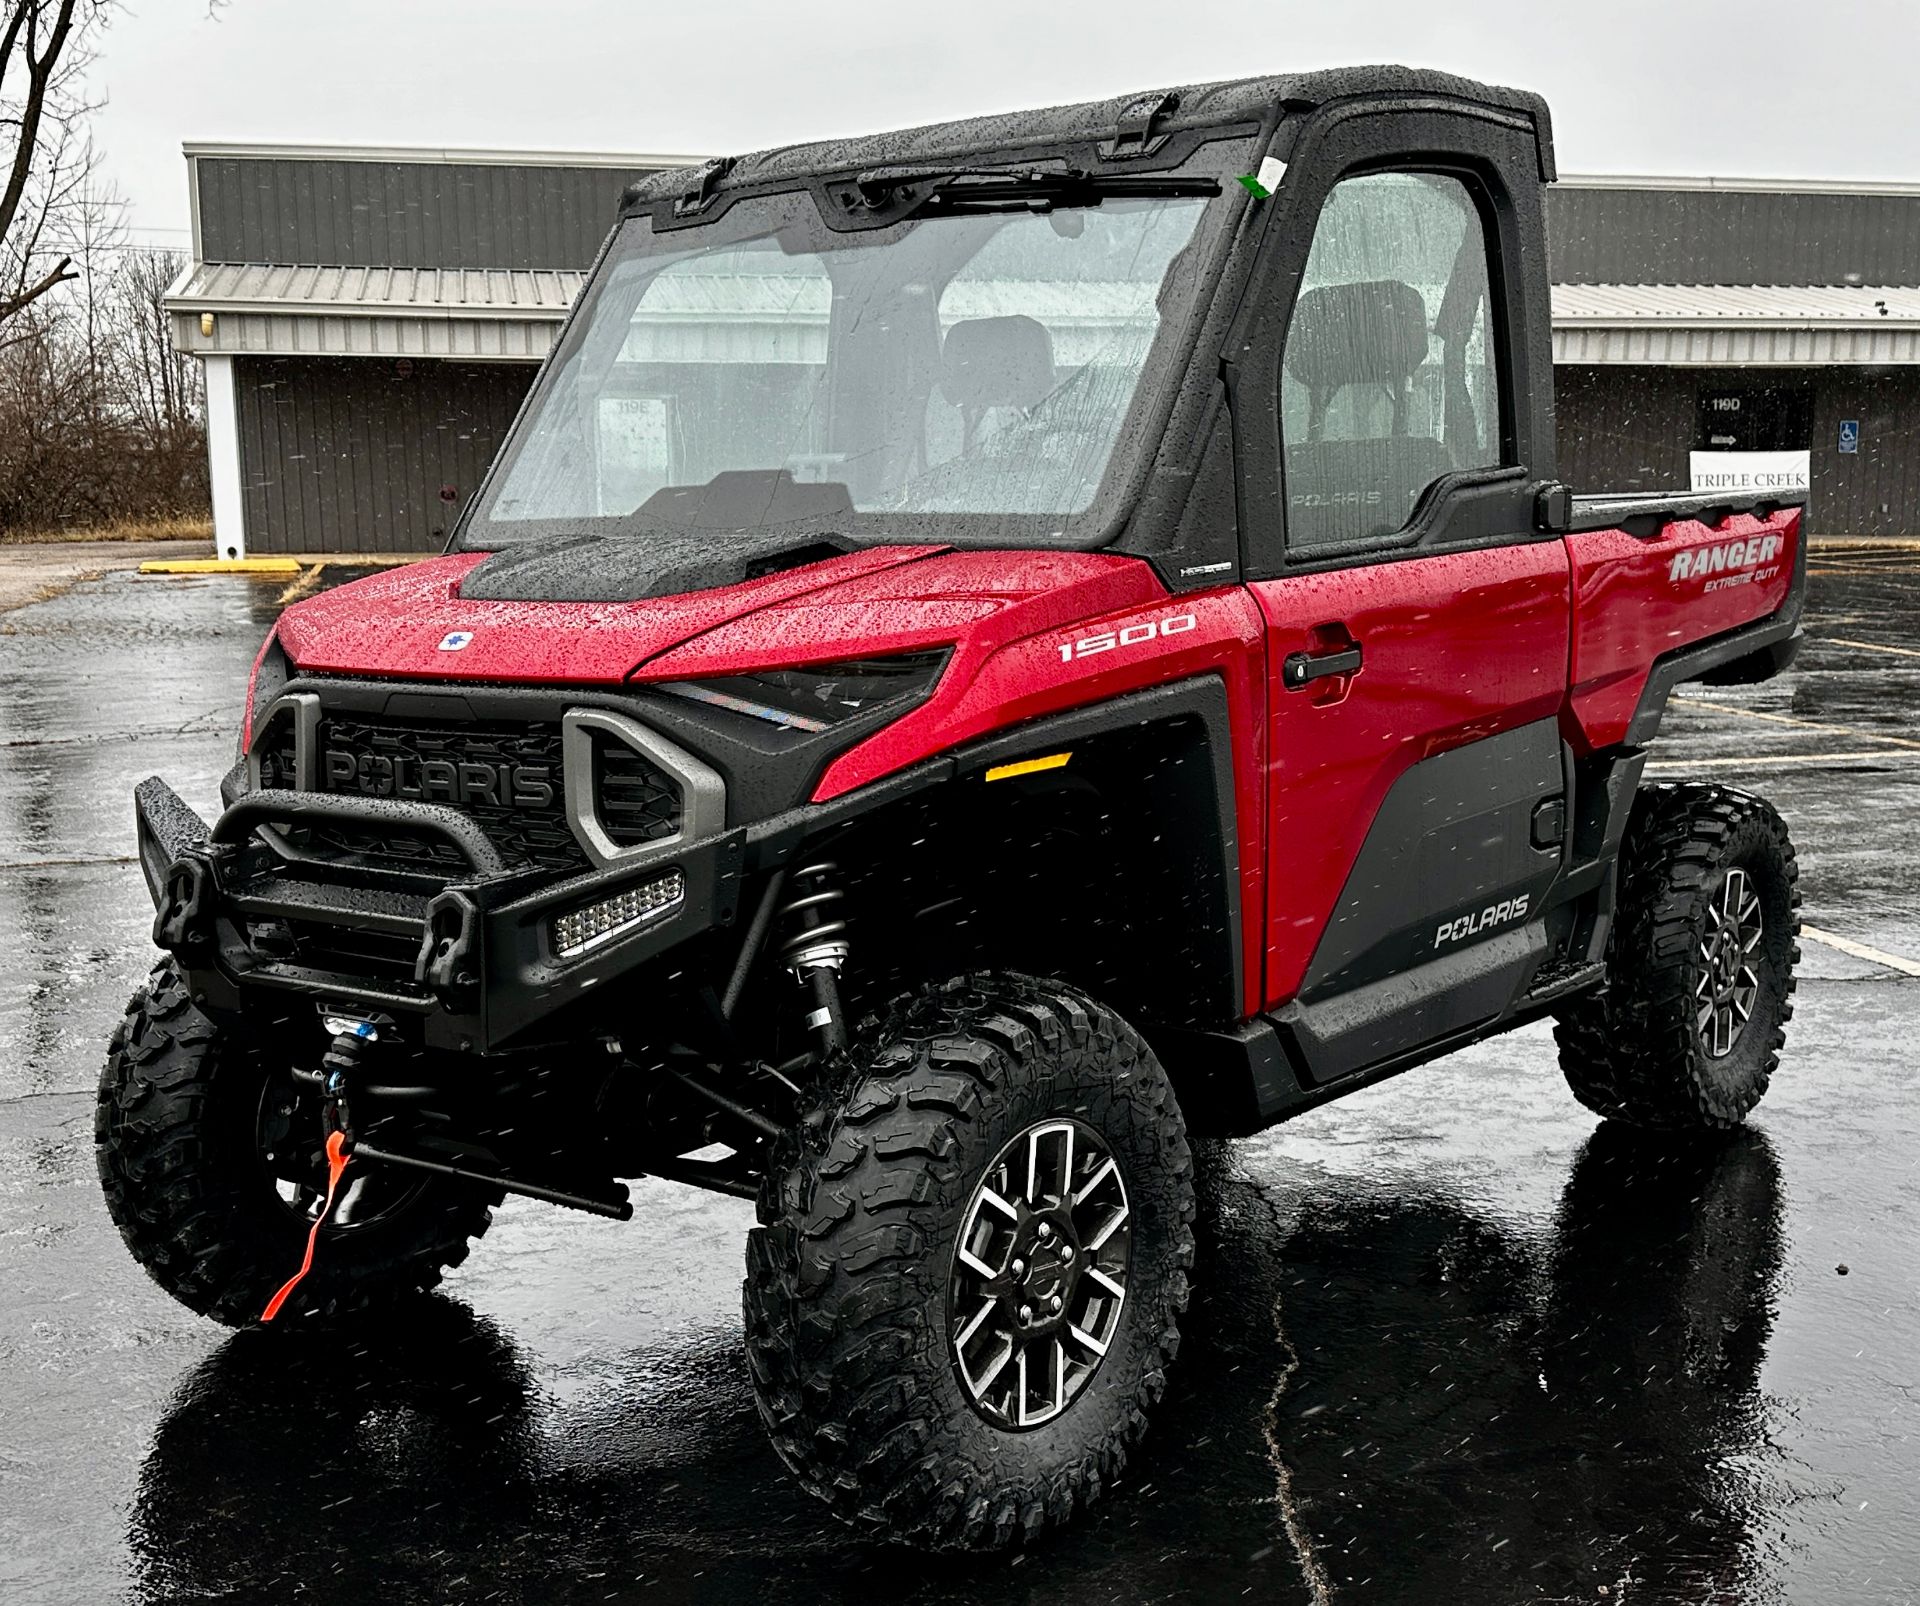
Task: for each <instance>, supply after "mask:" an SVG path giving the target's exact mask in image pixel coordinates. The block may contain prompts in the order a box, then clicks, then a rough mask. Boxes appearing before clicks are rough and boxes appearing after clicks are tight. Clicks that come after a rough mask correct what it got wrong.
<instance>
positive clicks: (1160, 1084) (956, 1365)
mask: <svg viewBox="0 0 1920 1606" xmlns="http://www.w3.org/2000/svg"><path fill="white" fill-rule="evenodd" d="M1069 1128H1070V1129H1071V1130H1072V1132H1073V1133H1074V1135H1075V1136H1074V1139H1073V1147H1072V1148H1071V1149H1069V1148H1068V1145H1067V1138H1066V1136H1065V1132H1066V1130H1067V1129H1069ZM1036 1155H1037V1156H1038V1158H1037V1159H1036V1158H1035V1156H1036ZM1069 1155H1071V1156H1073V1157H1072V1158H1069ZM1010 1157H1011V1158H1010ZM1108 1160H1111V1161H1112V1162H1113V1167H1112V1170H1111V1171H1109V1170H1108V1168H1107V1161H1108ZM1116 1179H1117V1180H1116ZM989 1193H991V1195H992V1197H991V1198H989V1197H988V1194H989ZM1009 1195H1011V1196H1013V1197H1011V1198H1010V1197H1009ZM1036 1199H1037V1200H1040V1201H1041V1203H1040V1204H1039V1205H1038V1206H1033V1201H1034V1200H1036ZM1030 1207H1032V1208H1030ZM1116 1216H1120V1217H1122V1219H1121V1220H1118V1221H1116V1220H1115V1219H1114V1218H1115V1217H1116ZM1193 1217H1194V1198H1193V1159H1192V1155H1191V1154H1190V1153H1189V1151H1188V1147H1187V1139H1186V1132H1185V1127H1184V1124H1183V1122H1182V1120H1181V1117H1180V1111H1179V1107H1178V1105H1177V1104H1176V1102H1175V1100H1174V1095H1173V1090H1172V1087H1171V1086H1170V1085H1169V1083H1168V1081H1167V1077H1166V1073H1165V1071H1163V1070H1162V1069H1161V1067H1160V1064H1159V1062H1158V1061H1157V1060H1156V1059H1155V1058H1154V1056H1153V1053H1152V1051H1151V1050H1150V1049H1148V1047H1147V1046H1146V1044H1145V1043H1144V1042H1143V1041H1142V1040H1141V1039H1140V1037H1139V1035H1138V1034H1137V1033H1135V1032H1134V1030H1133V1029H1132V1028H1131V1027H1130V1026H1128V1025H1127V1024H1126V1023H1125V1022H1124V1021H1122V1020H1121V1019H1120V1018H1119V1017H1118V1016H1117V1015H1114V1014H1113V1013H1112V1012H1110V1011H1109V1010H1107V1009H1105V1008H1103V1007H1102V1006H1101V1005H1099V1004H1096V1003H1094V1002H1093V1001H1092V1000H1090V999H1088V998H1086V997H1084V996H1083V995H1081V994H1079V993H1077V992H1074V991H1072V990H1070V989H1068V988H1066V987H1063V986H1061V985H1059V984H1058V983H1053V982H1041V981H1035V980H1033V979H1031V978H1028V977H1022V976H1013V975H997V976H977V977H970V978H965V979H962V980H956V981H951V982H947V983H945V984H944V985H942V986H939V987H935V988H931V989H928V990H927V991H925V992H922V993H920V994H918V995H916V996H914V997H913V998H911V999H908V1000H907V1001H905V1002H904V1003H902V1004H898V1005H896V1006H894V1008H893V1009H892V1011H891V1012H890V1013H889V1014H888V1016H887V1017H886V1018H885V1020H884V1021H882V1022H881V1023H879V1025H878V1027H877V1028H875V1029H871V1030H869V1031H868V1032H867V1033H864V1034H863V1041H862V1042H861V1043H860V1045H859V1046H858V1047H856V1049H855V1050H854V1052H853V1055H852V1057H851V1063H850V1066H849V1068H848V1072H847V1074H846V1076H845V1077H844V1078H843V1079H842V1080H841V1081H840V1082H839V1084H838V1085H837V1086H836V1087H835V1088H833V1089H831V1090H829V1091H828V1092H827V1093H825V1094H824V1095H823V1097H822V1099H821V1102H820V1104H819V1106H818V1107H817V1109H816V1110H815V1111H814V1112H813V1114H812V1116H810V1117H809V1119H808V1120H807V1121H805V1122H803V1123H802V1127H801V1130H800V1135H799V1137H798V1139H797V1140H796V1141H794V1142H793V1143H792V1144H791V1146H790V1148H789V1151H788V1152H787V1153H786V1155H785V1156H784V1157H781V1159H779V1160H777V1161H776V1163H775V1164H774V1165H773V1166H772V1167H771V1168H770V1169H769V1172H768V1177H767V1182H766V1185H765V1187H764V1189H763V1191H762V1194H761V1198H760V1223H761V1225H760V1226H759V1227H758V1228H756V1229H755V1231H754V1232H753V1233H752V1235H751V1237H750V1238H749V1240H748V1246H747V1278H746V1287H745V1305H746V1324H747V1340H748V1360H749V1363H750V1365H751V1368H752V1372H753V1381H754V1388H755V1393H756V1396H757V1398H758V1401H759V1406H760V1414H761V1417H762V1419H763V1420H764V1421H765V1423H766V1425H767V1428H768V1430H769V1432H770V1433H771V1435H772V1437H773V1442H774V1446H775V1448H776V1449H777V1450H778V1451H779V1453H780V1456H781V1458H782V1460H784V1461H785V1462H786V1464H787V1466H788V1467H789V1468H790V1469H792V1471H793V1473H794V1475H795V1476H796V1477H797V1478H798V1479H799V1480H800V1482H801V1483H802V1484H803V1485H804V1486H805V1487H806V1488H807V1489H808V1490H810V1491H811V1492H812V1493H814V1494H816V1495H818V1496H820V1497H821V1498H822V1499H824V1500H826V1501H827V1502H828V1503H829V1504H830V1505H831V1506H832V1508H833V1510H834V1511H835V1512H836V1513H837V1514H838V1515H840V1516H841V1517H843V1518H845V1519H847V1520H848V1521H850V1522H853V1523H855V1524H857V1525H859V1526H861V1527H863V1528H866V1529H868V1530H870V1531H873V1532H876V1533H883V1534H886V1535H888V1536H890V1537H893V1538H896V1539H910V1540H913V1541H915V1542H918V1543H922V1544H927V1545H932V1546H935V1547H939V1548H943V1549H967V1550H991V1549H999V1548H1002V1547H1004V1546H1007V1545H1009V1544H1013V1543H1016V1542H1018V1541H1020V1540H1022V1539H1026V1538H1031V1537H1032V1536H1034V1535H1035V1534H1037V1533H1039V1532H1040V1531H1041V1530H1042V1529H1043V1528H1045V1527H1047V1526H1049V1525H1053V1524H1059V1523H1063V1522H1065V1521H1066V1520H1067V1519H1068V1518H1069V1517H1070V1516H1071V1515H1072V1514H1073V1512H1074V1511H1075V1510H1076V1509H1077V1508H1080V1507H1083V1506H1086V1505H1088V1504H1090V1503H1092V1502H1093V1501H1094V1500H1095V1499H1096V1498H1098V1496H1099V1495H1100V1494H1101V1492H1102V1491H1103V1490H1105V1489H1106V1488H1107V1487H1108V1486H1109V1485H1110V1484H1111V1483H1112V1482H1113V1480H1114V1479H1115V1478H1116V1477H1117V1476H1118V1475H1119V1473H1120V1471H1121V1469H1122V1468H1123V1467H1124V1466H1125V1465H1126V1461H1127V1456H1128V1454H1129V1452H1130V1451H1131V1450H1132V1448H1133V1446H1134V1445H1135V1444H1137V1443H1138V1442H1139V1440H1140V1437H1141V1435H1142V1434H1143V1433H1144V1432H1145V1431H1146V1419H1147V1412H1148V1411H1149V1410H1151V1409H1152V1407H1153V1406H1154V1404H1155V1403H1156V1402H1157V1401H1158V1400H1159V1398H1160V1395H1161V1393H1162V1391H1163V1390H1164V1389H1165V1387H1166V1374H1167V1368H1168V1366H1169V1365H1170V1364H1171V1362H1172V1360H1173V1357H1174V1353H1175V1351H1176V1350H1177V1349H1178V1347H1179V1331H1178V1328H1177V1325H1176V1323H1177V1320H1178V1317H1179V1315H1180V1313H1181V1312H1182V1311H1183V1310H1184V1309H1185V1308H1186V1303H1187V1276H1188V1272H1189V1270H1190V1269H1191V1267H1192V1264H1193V1230H1192V1223H1193ZM1043 1227H1046V1228H1047V1230H1046V1231H1044V1232H1043V1231H1042V1228H1043ZM1123 1229H1124V1231H1125V1233H1126V1234H1127V1237H1126V1240H1125V1242H1124V1244H1122V1243H1121V1242H1120V1238H1121V1232H1122V1230H1123ZM963 1230H964V1231H963ZM1063 1245H1064V1246H1066V1249H1063V1248H1062V1246H1063ZM975 1250H977V1251H978V1253H977V1254H976V1253H974V1251H975ZM1067 1250H1070V1251H1071V1252H1067ZM1023 1256H1024V1257H1027V1258H1025V1259H1023V1258H1022V1257H1023ZM976 1263H979V1264H982V1265H990V1266H991V1268H992V1269H993V1270H994V1271H996V1272H997V1273H999V1274H1000V1277H999V1278H998V1279H996V1280H995V1281H993V1282H991V1283H989V1282H988V1281H987V1280H985V1278H984V1276H983V1274H981V1273H979V1272H976V1271H975V1270H974V1269H973V1267H974V1265H975V1264H976ZM1101 1279H1104V1281H1102V1280H1101ZM1115 1285H1119V1286H1123V1288H1124V1297H1122V1298H1121V1299H1120V1300H1119V1301H1118V1302H1117V1305H1108V1304H1105V1303H1103V1301H1105V1300H1107V1299H1109V1298H1110V1296H1109V1295H1108V1294H1107V1293H1106V1292H1105V1290H1106V1289H1107V1288H1108V1287H1110V1286H1115ZM989 1289H998V1290H1000V1291H999V1292H989ZM1056 1300H1059V1301H1060V1302H1061V1303H1059V1304H1055V1303H1054V1302H1055V1301H1056ZM976 1319H977V1320H978V1322H979V1325H977V1326H973V1327H972V1328H971V1334H970V1336H969V1332H968V1329H969V1324H970V1323H973V1322H975V1321H976ZM1076 1325H1079V1326H1080V1329H1081V1334H1088V1333H1089V1330H1090V1329H1091V1332H1090V1336H1091V1337H1092V1339H1093V1340H1094V1343H1095V1344H1096V1345H1097V1346H1098V1347H1099V1350H1100V1353H1098V1354H1096V1353H1095V1349H1094V1347H1092V1346H1090V1345H1089V1344H1088V1343H1087V1342H1086V1340H1085V1338H1084V1337H1082V1336H1080V1334H1076V1333H1075V1332H1074V1331H1073V1328H1074V1327H1075V1326H1076ZM1003 1326H1004V1328H1005V1334H1004V1338H1005V1342H1006V1343H1007V1344H1009V1345H1011V1346H1012V1349H1013V1352H1014V1353H1016V1354H1017V1353H1019V1352H1022V1351H1024V1352H1025V1353H1027V1354H1028V1355H1029V1356H1032V1355H1039V1356H1040V1357H1041V1360H1040V1361H1039V1362H1038V1363H1034V1366H1033V1368H1032V1369H1031V1374H1029V1373H1022V1372H1020V1371H1019V1370H1018V1367H1017V1366H1016V1365H1014V1364H1013V1363H1012V1362H1010V1361H1009V1362H1004V1363H1001V1364H1000V1365H999V1367H998V1369H997V1370H996V1369H995V1367H996V1362H997V1361H998V1360H999V1356H1000V1350H999V1345H1000V1343H1001V1340H1002V1335H1001V1329H1002V1327H1003ZM1056 1344H1058V1346H1059V1354H1060V1355H1061V1356H1062V1357H1064V1359H1063V1360H1060V1361H1055V1360H1053V1359H1052V1357H1053V1355H1054V1353H1055V1345H1056ZM1049 1368H1058V1370H1049ZM1010 1371H1011V1372H1012V1373H1013V1374H1014V1377H1013V1378H1010V1377H1009V1376H1008V1374H1009V1372H1010ZM1035 1377H1037V1378H1038V1379H1039V1381H1038V1382H1037V1383H1036V1382H1034V1381H1033V1379H1034V1378H1035ZM1015 1379H1018V1385H1019V1389H1020V1392H1018V1393H1015V1392H1014V1380H1015ZM1020 1419H1025V1420H1024V1425H1023V1422H1022V1420H1020Z"/></svg>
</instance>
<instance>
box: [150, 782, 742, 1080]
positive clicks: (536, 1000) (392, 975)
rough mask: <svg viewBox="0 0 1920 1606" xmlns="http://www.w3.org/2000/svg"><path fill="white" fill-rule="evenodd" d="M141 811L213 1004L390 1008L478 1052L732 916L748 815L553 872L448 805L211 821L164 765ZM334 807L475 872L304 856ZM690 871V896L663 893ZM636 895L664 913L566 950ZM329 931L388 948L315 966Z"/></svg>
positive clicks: (285, 799) (173, 928) (528, 1037)
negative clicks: (305, 826) (591, 914)
mask: <svg viewBox="0 0 1920 1606" xmlns="http://www.w3.org/2000/svg"><path fill="white" fill-rule="evenodd" d="M134 821H135V829H136V832H137V836H138V841H139V855H140V868H141V872H142V874H143V875H144V876H145V878H146V882H147V888H148V891H149V892H150V893H151V894H152V896H153V900H154V907H155V917H154V942H155V943H156V944H157V945H158V946H159V947H161V948H164V949H166V950H167V951H169V952H170V953H172V954H173V955H174V957H175V958H176V959H177V960H178V961H179V963H180V965H181V967H182V969H183V970H184V971H185V972H186V974H187V978H188V981H189V983H190V985H191V987H192V989H193V992H194V995H195V997H196V1000H198V1001H200V1002H201V1003H202V1005H203V1007H206V1008H209V1009H213V1010H225V1011H231V1012H238V1011H240V1010H242V1009H251V1008H253V1007H255V1006H256V1005H259V1006H264V1007H275V1005H276V1002H277V1004H278V1005H279V1006H281V1007H283V1006H284V1004H285V1002H286V1001H287V999H288V996H289V995H292V996H293V997H296V998H305V999H309V1000H312V1001H313V1002H314V1003H316V1004H318V1005H320V1006H322V1007H325V1008H332V1009H337V1010H340V1011H342V1012H348V1013H354V1012H360V1011H365V1010H378V1011H381V1012H384V1013H387V1014H390V1015H392V1016H393V1017H394V1018H395V1020H396V1021H397V1022H399V1023H400V1026H401V1030H402V1032H403V1033H405V1034H407V1035H410V1036H413V1037H415V1039H416V1040H417V1041H419V1042H420V1043H422V1044H423V1045H425V1046H427V1047H434V1048H447V1049H454V1050H458V1051H462V1052H468V1053H488V1052H492V1051H495V1050H499V1049H503V1048H509V1047H514V1046H519V1045H524V1044H527V1043H531V1042H534V1041H537V1040H539V1037H540V1027H541V1025H542V1023H544V1022H547V1021H548V1020H549V1019H550V1017H552V1016H554V1015H556V1014H558V1013H559V1012H560V1011H562V1010H565V1009H568V1008H569V1007H570V1006H573V1005H576V1004H579V1003H580V1002H581V1001H582V1000H583V999H586V998H588V997H589V996H590V995H591V994H592V993H593V990H594V989H596V988H599V987H602V986H604V985H605V983H607V982H608V981H610V980H612V979H614V978H615V977H618V976H621V975H624V974H626V973H628V972H630V971H632V970H633V969H634V968H635V967H636V966H639V965H643V964H645V963H647V962H648V961H649V960H652V959H654V958H656V957H657V956H659V955H660V954H662V953H664V952H666V951H667V950H668V949H670V948H673V947H676V946H677V945H679V944H680V943H683V942H685V941H687V940H688V939H689V938H691V937H693V936H696V935H698V934H700V933H702V932H706V931H710V930H713V929H714V928H715V927H721V926H727V925H731V924H732V923H733V920H734V917H735V913H736V910H737V908H738V904H739V894H740V876H741V861H742V856H743V851H744V845H745V840H746V832H745V831H744V830H743V829H738V828H736V829H734V830H730V831H720V832H717V833H715V834H712V835H708V836H706V837H704V838H703V839H700V840H694V841H670V842H664V843H661V844H659V845H658V847H657V848H655V849H650V850H648V851H646V852H644V853H638V854H632V855H630V856H627V857H624V858H622V860H621V861H620V862H619V863H617V864H614V865H612V866H609V867H606V868H602V869H594V870H588V871H586V872H583V873H580V874H575V875H563V876H561V877H560V878H558V879H556V876H555V872H553V871H551V870H523V869H511V868H508V867H507V866H506V865H504V864H503V863H502V861H501V858H500V856H499V854H498V852H497V851H496V850H495V848H494V847H493V845H492V843H491V842H489V841H488V839H487V838H486V836H485V835H484V834H483V833H482V832H480V831H479V830H478V829H477V828H476V827H475V826H474V825H473V823H472V821H471V820H470V819H468V818H467V817H466V816H465V815H463V814H461V813H460V812H459V811H457V810H455V809H451V808H446V807H443V806H440V805H436V804H432V803H413V802H395V801H388V800H385V799H376V798H364V797H357V796H351V795H342V794H333V793H311V792H299V791H290V790H288V791H280V790H270V791H255V792H248V793H246V794H245V795H243V796H240V797H239V798H237V799H236V800H235V801H233V802H232V803H230V804H229V806H228V807H227V809H226V810H225V811H224V812H223V813H222V814H221V816H220V818H219V819H218V820H217V821H215V822H214V823H213V824H212V825H211V826H209V825H208V824H207V823H206V822H205V821H204V820H202V819H201V818H200V816H199V815H197V814H196V813H195V812H194V811H193V810H192V809H191V808H189V807H188V806H187V805H186V804H185V803H184V802H182V801H181V799H180V797H179V796H178V795H177V794H176V793H175V792H174V791H173V789H172V788H171V787H169V786H168V785H167V784H166V783H165V782H164V781H162V780H160V779H159V778H158V777H157V776H156V777H151V778H149V779H147V780H145V781H142V782H141V783H140V785H139V786H138V787H137V788H136V789H135V791H134ZM322 821H338V822H349V823H358V824H362V825H376V826H385V827H393V826H400V827H404V828H405V829H408V830H410V831H414V832H417V833H420V834H423V835H431V836H436V837H438V838H439V839H440V840H442V841H444V842H447V843H450V844H451V845H452V846H453V847H454V848H455V849H456V850H457V851H458V853H459V854H460V856H461V857H462V858H463V859H464V860H465V869H464V870H462V871H459V872H456V873H455V874H454V875H453V876H452V877H450V878H445V879H442V878H440V877H438V876H426V875H419V874H391V873H383V872H378V871H372V870H367V869H349V868H345V867H342V866H338V865H332V864H328V863H325V862H320V861H315V860H311V859H307V858H303V857H301V856H300V855H299V853H298V851H297V850H296V849H294V848H292V847H291V846H290V845H289V843H288V840H287V838H286V836H285V835H283V834H282V832H283V829H285V828H297V827H298V826H299V825H300V824H301V823H302V822H308V823H314V822H322ZM676 875H677V877H678V885H677V888H676V889H675V890H676V891H677V896H676V897H674V898H673V899H671V900H669V901H662V900H663V895H662V891H661V889H662V888H663V887H668V888H671V887H674V882H673V879H672V878H673V877H675V876H676ZM623 893H625V894H632V895H633V896H632V898H630V899H629V900H628V901H627V903H626V904H625V905H622V906H618V907H624V908H627V909H632V908H648V909H649V910H650V912H648V913H647V914H646V915H645V917H644V918H643V919H641V920H640V921H639V922H638V923H636V924H633V925H631V926H627V927H624V928H621V929H618V930H615V931H613V932H611V933H610V934H605V935H602V936H600V937H597V938H596V939H595V940H594V941H593V943H592V945H591V946H588V947H585V948H584V949H583V950H582V951H579V952H577V953H574V954H572V955H571V956H568V955H566V954H563V953H562V952H561V951H560V946H559V939H558V938H557V937H556V934H555V922H556V921H557V920H559V919H560V918H561V917H563V916H566V915H569V914H577V913H578V912H580V911H582V910H584V909H589V908H591V907H593V906H596V905H601V904H605V903H607V902H608V900H612V899H617V898H619V897H620V895H621V894H623ZM655 903H659V904H660V906H659V907H658V908H652V907H651V906H652V905H653V904H655ZM301 934H304V940H303V936H302V935H301ZM315 942H320V943H321V945H322V946H324V947H325V948H326V951H328V952H329V953H334V954H339V953H341V952H343V951H344V952H347V953H352V952H353V950H354V949H355V946H356V944H359V945H361V946H363V947H364V948H366V949H367V950H368V951H369V952H370V953H374V954H378V955H381V956H384V957H383V958H382V959H381V960H380V961H379V962H369V963H367V964H364V965H356V964H354V963H352V962H346V963H336V964H332V965H318V964H315V963H312V962H311V960H310V959H309V958H305V957H303V950H304V949H307V948H309V947H311V946H312V945H313V944H314V943H315ZM409 952H411V953H412V954H413V960H412V964H411V967H410V974H409V967H408V966H407V964H406V963H405V959H404V956H405V955H406V954H407V953H409ZM396 956H398V957H396Z"/></svg>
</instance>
